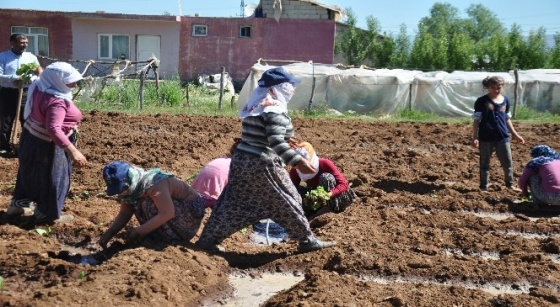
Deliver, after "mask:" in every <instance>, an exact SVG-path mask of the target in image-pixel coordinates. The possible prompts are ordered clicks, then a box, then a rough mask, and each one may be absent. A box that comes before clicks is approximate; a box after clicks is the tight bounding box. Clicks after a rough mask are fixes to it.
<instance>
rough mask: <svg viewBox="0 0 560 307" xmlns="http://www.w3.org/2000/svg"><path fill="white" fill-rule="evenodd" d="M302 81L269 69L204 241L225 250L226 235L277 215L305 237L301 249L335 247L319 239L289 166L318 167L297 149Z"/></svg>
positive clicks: (252, 101)
mask: <svg viewBox="0 0 560 307" xmlns="http://www.w3.org/2000/svg"><path fill="white" fill-rule="evenodd" d="M299 82H301V79H300V78H296V77H294V76H293V75H291V74H289V73H288V72H287V71H286V70H284V69H283V68H281V67H277V68H273V69H269V70H267V71H265V72H264V73H263V75H262V77H261V78H260V80H259V86H258V87H257V88H256V89H255V90H254V91H253V93H252V95H251V97H250V98H249V100H248V101H247V103H246V104H245V106H244V107H243V108H242V109H241V111H240V113H239V116H240V118H241V119H242V124H241V128H242V133H241V142H240V143H239V144H238V145H237V148H236V149H235V152H234V154H233V157H232V160H231V164H230V170H229V178H228V184H227V185H226V187H225V189H224V191H223V192H222V194H221V195H220V197H219V198H218V201H217V202H216V204H215V205H214V208H213V210H212V214H211V216H210V218H209V220H208V222H207V223H206V225H205V227H204V230H203V232H202V235H201V236H200V239H199V241H198V245H199V246H200V247H202V248H204V249H209V250H213V251H216V250H219V249H220V247H219V246H218V244H220V243H221V242H222V241H223V240H224V239H225V238H226V237H228V236H230V235H232V234H233V233H235V232H236V231H238V230H240V229H242V228H243V227H246V226H247V225H252V224H254V223H256V222H258V221H259V220H263V219H268V218H270V219H272V220H274V221H275V222H276V223H278V224H279V225H280V226H282V227H283V228H284V229H285V230H286V232H287V233H288V235H289V236H290V237H291V238H292V239H294V240H297V241H299V247H298V250H299V251H300V252H308V251H312V250H318V249H322V248H327V247H331V246H333V245H334V243H333V242H323V241H321V240H319V239H317V238H316V237H315V235H314V234H313V232H312V231H311V228H310V227H309V222H308V221H307V219H306V217H305V214H304V212H303V209H302V204H301V196H300V195H299V193H298V192H297V190H296V188H295V186H294V185H293V184H292V182H291V180H290V176H289V175H288V171H287V170H286V169H285V165H286V164H288V165H290V166H295V165H297V166H298V168H299V170H300V171H302V172H303V173H312V172H314V171H315V170H314V168H313V167H312V166H311V164H310V163H309V161H307V160H306V159H303V158H302V157H301V155H299V154H298V153H297V152H296V151H295V150H293V149H292V148H291V147H290V145H289V143H288V139H289V138H291V137H293V135H294V129H293V126H292V120H291V118H290V117H289V116H288V102H289V101H290V99H291V98H292V95H293V93H294V90H295V84H296V83H299Z"/></svg>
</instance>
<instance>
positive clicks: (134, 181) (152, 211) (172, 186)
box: [99, 161, 205, 248]
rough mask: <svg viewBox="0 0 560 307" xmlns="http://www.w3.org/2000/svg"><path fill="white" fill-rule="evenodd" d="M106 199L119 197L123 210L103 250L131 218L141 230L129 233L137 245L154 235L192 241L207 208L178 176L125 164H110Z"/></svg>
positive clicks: (103, 240) (106, 170)
mask: <svg viewBox="0 0 560 307" xmlns="http://www.w3.org/2000/svg"><path fill="white" fill-rule="evenodd" d="M103 179H104V180H105V183H106V184H107V195H108V196H112V195H117V194H118V198H117V199H118V201H119V202H120V205H121V207H120V210H119V213H118V214H117V217H116V218H115V220H114V221H113V223H112V224H111V226H109V229H107V231H106V232H105V233H104V234H103V235H102V236H101V238H100V239H99V244H100V245H101V247H103V248H106V247H107V243H108V242H109V241H110V240H111V238H112V237H113V236H115V235H116V234H117V233H118V232H119V231H120V230H121V229H122V228H123V227H124V226H126V224H128V222H129V221H130V219H131V218H132V215H135V216H136V219H137V220H138V222H139V223H140V226H138V227H135V228H132V229H131V230H130V231H128V234H127V240H129V241H134V240H136V239H138V238H140V237H143V236H146V235H148V234H150V233H153V234H154V235H155V236H157V238H159V239H161V240H170V241H173V240H178V241H189V240H190V239H192V237H194V235H196V232H197V231H198V228H199V227H200V223H201V222H202V218H203V217H204V209H205V208H204V204H203V201H202V198H201V197H200V195H198V193H197V192H196V191H195V190H193V189H192V188H191V187H189V186H188V185H187V184H185V183H184V182H183V181H181V180H180V179H178V178H176V177H175V176H173V175H171V174H168V173H166V172H163V171H162V170H160V169H159V168H154V169H150V170H148V171H145V170H144V169H142V168H140V167H136V166H134V165H130V164H128V163H126V162H123V161H116V162H111V163H109V164H107V165H106V166H105V168H104V169H103Z"/></svg>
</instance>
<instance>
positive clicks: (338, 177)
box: [290, 142, 356, 215]
mask: <svg viewBox="0 0 560 307" xmlns="http://www.w3.org/2000/svg"><path fill="white" fill-rule="evenodd" d="M296 152H298V153H299V154H300V155H301V156H302V157H304V158H305V159H307V160H309V162H310V163H311V165H313V167H314V168H315V171H314V172H313V173H310V174H305V173H303V172H302V171H300V170H299V169H298V167H297V166H296V167H293V168H292V169H291V170H290V179H291V180H292V182H293V183H294V185H295V186H296V188H297V189H298V191H299V193H300V195H301V197H302V198H303V199H304V202H303V203H304V210H305V211H306V213H307V214H308V215H311V214H314V213H315V212H317V211H319V210H320V209H321V207H319V208H317V207H316V206H314V204H310V203H309V201H311V200H310V199H309V201H307V202H306V198H307V194H308V193H310V192H311V191H313V190H316V189H317V188H318V187H322V188H323V190H324V191H325V192H326V193H328V197H329V199H328V200H326V201H325V202H324V205H326V207H328V208H330V210H332V211H333V212H342V211H344V210H345V209H346V208H347V207H348V206H350V205H351V204H352V202H353V201H354V199H355V198H356V194H355V193H354V191H353V190H352V189H351V188H350V184H349V183H348V180H346V178H345V177H344V175H342V173H341V172H340V170H339V169H338V168H337V167H336V165H335V164H334V162H333V161H331V160H329V159H326V158H322V157H319V156H318V155H317V152H316V151H315V149H314V148H313V146H312V145H311V144H309V143H308V142H301V143H299V144H297V145H296ZM302 181H303V182H305V186H300V183H301V182H302ZM317 205H321V204H317Z"/></svg>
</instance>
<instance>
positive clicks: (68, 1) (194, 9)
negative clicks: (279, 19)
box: [0, 0, 560, 35]
mask: <svg viewBox="0 0 560 307" xmlns="http://www.w3.org/2000/svg"><path fill="white" fill-rule="evenodd" d="M243 2H244V4H245V5H248V4H252V3H258V0H243ZM318 2H320V3H323V4H328V5H337V6H339V7H340V8H342V9H345V8H348V7H350V8H351V9H352V11H353V12H354V14H355V16H356V17H357V20H358V24H357V25H358V26H359V27H362V28H366V17H367V16H372V17H375V18H376V19H377V20H378V21H379V23H380V26H381V29H382V32H387V33H388V34H391V33H392V34H394V35H396V34H398V32H399V28H400V25H401V24H405V25H406V26H407V29H408V32H409V34H411V35H414V34H415V33H416V31H417V28H418V22H419V21H420V19H421V18H423V17H427V16H429V14H430V8H431V7H432V6H433V5H434V3H436V2H446V3H450V4H451V5H453V6H454V7H456V8H457V9H458V10H459V13H460V14H461V15H460V17H467V16H466V13H465V10H466V9H467V8H468V7H469V6H470V5H471V4H479V3H480V4H482V5H484V6H485V7H486V8H488V9H489V10H491V11H493V12H494V13H495V14H496V16H497V18H498V19H499V20H500V21H501V22H502V24H503V25H504V26H506V28H507V29H510V28H511V25H512V24H513V23H517V24H518V25H520V26H521V29H522V30H523V33H524V34H525V35H526V34H528V33H529V31H531V30H533V31H534V30H537V29H538V28H539V27H541V26H542V27H544V28H545V29H546V34H549V35H551V34H556V33H560V18H558V17H559V16H560V0H492V1H473V0H448V1H431V0H430V1H428V0H384V1H378V0H319V1H318ZM241 3H242V1H241V0H196V1H193V0H85V1H84V0H82V1H76V0H17V1H16V0H0V9H1V8H18V9H34V10H47V11H71V12H95V11H105V12H107V13H124V14H147V15H161V14H164V13H170V14H171V15H191V16H193V15H194V14H199V15H200V16H205V17H242V14H241V11H242V10H241Z"/></svg>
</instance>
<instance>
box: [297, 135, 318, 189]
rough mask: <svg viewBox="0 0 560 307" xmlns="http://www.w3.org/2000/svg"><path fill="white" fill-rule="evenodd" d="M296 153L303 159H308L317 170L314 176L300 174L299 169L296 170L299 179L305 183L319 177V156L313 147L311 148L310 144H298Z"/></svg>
mask: <svg viewBox="0 0 560 307" xmlns="http://www.w3.org/2000/svg"><path fill="white" fill-rule="evenodd" d="M296 152H297V153H298V154H300V155H301V156H302V157H303V158H305V159H307V160H308V161H309V163H311V165H313V167H314V168H315V172H314V173H312V174H304V173H302V172H300V171H299V169H296V171H297V173H298V176H299V178H300V179H301V180H303V181H307V180H309V179H311V178H313V177H315V176H317V174H318V173H319V156H317V153H316V152H315V149H314V148H313V146H311V144H309V143H308V142H301V143H299V144H298V148H296Z"/></svg>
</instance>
